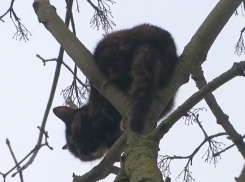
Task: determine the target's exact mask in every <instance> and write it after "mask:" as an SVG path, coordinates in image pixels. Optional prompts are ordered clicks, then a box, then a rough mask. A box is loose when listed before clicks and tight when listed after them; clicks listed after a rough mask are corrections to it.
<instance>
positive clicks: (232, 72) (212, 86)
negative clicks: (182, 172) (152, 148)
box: [152, 61, 245, 140]
mask: <svg viewBox="0 0 245 182" xmlns="http://www.w3.org/2000/svg"><path fill="white" fill-rule="evenodd" d="M244 71H245V61H241V62H239V63H234V64H233V66H232V67H231V68H230V69H229V70H228V71H226V72H224V73H223V74H221V75H220V76H218V77H216V78H215V79H213V81H211V82H209V83H208V84H207V85H206V86H205V87H203V88H202V89H200V90H199V91H197V92H196V93H194V94H193V95H192V96H190V97H189V98H188V99H187V100H186V101H185V102H184V103H183V104H182V105H181V106H179V107H178V108H177V109H176V110H175V111H174V112H172V113H171V114H170V115H169V116H168V117H167V118H166V119H165V120H163V121H162V122H161V124H160V125H159V126H158V127H157V128H156V129H155V130H154V131H153V133H152V135H153V136H154V137H156V139H157V140H161V138H162V137H163V136H164V135H165V134H166V133H167V132H168V130H169V129H170V128H171V127H172V126H173V125H174V124H175V123H176V122H177V120H179V119H180V118H181V117H182V116H183V113H187V111H189V110H190V109H191V108H192V107H193V106H194V105H196V104H197V103H198V102H200V101H201V100H202V99H203V98H204V97H205V96H206V95H207V94H208V93H211V92H213V91H214V90H216V89H217V88H219V87H220V86H221V85H223V84H225V83H226V82H228V81H229V80H231V79H233V78H234V77H236V76H244Z"/></svg>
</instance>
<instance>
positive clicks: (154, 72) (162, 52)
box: [94, 24, 178, 133]
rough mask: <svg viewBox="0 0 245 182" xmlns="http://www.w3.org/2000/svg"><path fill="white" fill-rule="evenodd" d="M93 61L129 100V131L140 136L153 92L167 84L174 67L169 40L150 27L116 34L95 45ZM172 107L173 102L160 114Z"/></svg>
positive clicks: (173, 48) (172, 48) (173, 46)
mask: <svg viewBox="0 0 245 182" xmlns="http://www.w3.org/2000/svg"><path fill="white" fill-rule="evenodd" d="M94 58H95V61H96V63H97V65H98V67H99V68H100V69H101V71H102V72H103V73H104V74H105V75H106V76H107V77H108V78H109V79H110V81H112V82H113V83H114V84H115V85H116V86H118V87H119V89H121V90H123V91H125V92H127V93H128V94H129V96H131V97H132V99H133V108H132V112H131V116H132V117H131V118H130V121H129V122H130V128H131V129H132V131H134V132H137V133H141V132H142V131H143V129H144V125H145V119H146V115H147V113H148V111H149V108H150V107H151V104H152V101H153V99H154V97H155V95H156V92H157V91H158V90H159V89H162V88H163V87H164V86H166V85H167V84H168V83H169V80H170V78H171V76H172V73H173V71H174V68H175V66H176V64H177V59H178V56H177V53H176V46H175V43H174V40H173V38H172V36H171V35H170V33H169V32H167V31H166V30H163V29H161V28H160V27H157V26H153V25H149V24H142V25H139V26H135V27H133V28H131V29H126V30H120V31H116V32H113V33H111V34H109V35H107V36H105V37H104V38H103V39H102V40H101V41H100V42H99V43H98V44H97V46H96V48H95V51H94ZM172 106H173V99H172V100H171V102H170V103H169V105H168V106H167V107H166V109H165V110H164V111H163V114H164V113H167V112H168V111H169V110H170V109H171V108H172ZM163 114H162V115H161V116H160V117H162V116H163Z"/></svg>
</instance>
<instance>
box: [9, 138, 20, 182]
mask: <svg viewBox="0 0 245 182" xmlns="http://www.w3.org/2000/svg"><path fill="white" fill-rule="evenodd" d="M6 144H7V146H8V148H9V151H10V153H11V155H12V157H13V159H14V163H15V165H16V167H17V170H19V169H20V168H21V167H20V165H18V161H17V159H16V157H15V155H14V152H13V149H12V147H11V145H10V141H9V139H6ZM19 175H20V181H21V182H24V178H23V173H22V171H20V172H19Z"/></svg>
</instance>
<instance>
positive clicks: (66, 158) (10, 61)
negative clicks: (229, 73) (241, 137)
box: [0, 0, 245, 182]
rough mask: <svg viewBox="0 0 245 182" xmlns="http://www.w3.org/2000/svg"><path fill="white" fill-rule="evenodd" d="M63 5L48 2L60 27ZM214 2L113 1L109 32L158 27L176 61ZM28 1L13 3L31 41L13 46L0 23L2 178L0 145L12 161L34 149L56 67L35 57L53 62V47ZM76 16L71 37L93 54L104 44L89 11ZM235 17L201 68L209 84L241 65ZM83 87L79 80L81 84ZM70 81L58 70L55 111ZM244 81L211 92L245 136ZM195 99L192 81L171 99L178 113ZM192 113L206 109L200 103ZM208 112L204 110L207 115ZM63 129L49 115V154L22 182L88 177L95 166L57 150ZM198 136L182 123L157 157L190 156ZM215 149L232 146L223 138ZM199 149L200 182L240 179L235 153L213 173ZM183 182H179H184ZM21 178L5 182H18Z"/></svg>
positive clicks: (5, 164)
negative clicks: (168, 37)
mask: <svg viewBox="0 0 245 182" xmlns="http://www.w3.org/2000/svg"><path fill="white" fill-rule="evenodd" d="M64 2H65V1H62V3H61V1H58V0H52V1H51V4H53V5H54V6H55V7H56V8H57V12H58V14H59V15H60V17H61V18H62V19H64V17H65V11H66V10H65V4H64ZM217 2H218V0H213V1H207V0H199V1H196V0H188V1H177V0H171V1H169V0H155V1H150V0H148V1H142V0H134V1H132V0H131V1H130V0H124V1H117V3H116V4H114V5H113V6H111V8H112V13H113V16H114V19H113V21H114V22H115V23H116V25H117V26H116V27H114V29H115V30H117V29H123V28H130V27H132V26H134V25H137V24H140V23H144V22H148V23H152V24H155V25H159V26H161V27H162V28H165V29H166V30H168V31H170V32H171V33H172V35H173V37H174V39H175V42H176V44H177V47H178V53H179V54H180V53H182V51H183V49H184V46H185V45H186V44H187V43H188V42H189V41H190V39H191V37H192V35H193V34H194V33H195V31H196V30H197V29H198V27H199V26H200V25H201V23H202V22H203V20H204V19H205V17H206V16H207V15H208V14H209V12H210V11H211V10H212V8H213V7H214V6H215V5H216V3H217ZM32 3H33V1H32V0H26V1H19V0H17V1H16V2H15V6H14V8H15V10H16V13H17V15H18V16H19V17H20V18H21V20H22V23H23V24H24V25H25V26H26V28H27V29H28V30H29V31H30V32H31V33H32V36H31V37H29V38H30V41H29V42H27V43H25V42H24V41H21V42H20V41H18V40H15V39H12V37H13V35H14V33H15V27H14V25H13V24H12V21H11V20H10V19H9V16H7V17H5V18H4V20H5V23H1V22H0V40H1V43H0V50H1V71H0V78H1V79H0V85H1V90H0V99H1V101H2V104H1V105H0V112H1V120H0V123H1V127H0V149H1V152H0V153H1V155H0V171H1V172H6V171H8V170H9V169H10V168H12V167H13V165H14V162H13V159H12V157H11V155H10V153H9V150H8V148H7V146H6V144H5V139H6V138H9V140H10V142H11V144H12V147H13V150H14V152H15V154H16V157H17V159H18V160H20V159H22V158H23V157H24V156H25V155H26V154H27V153H28V152H29V151H30V150H31V149H32V148H33V147H34V145H35V144H36V142H37V137H38V134H39V131H38V129H37V128H36V127H37V126H40V124H41V121H42V117H43V114H44V110H45V108H46V104H47V99H48V97H49V93H50V89H51V84H52V80H53V75H54V69H55V65H56V64H55V63H54V62H49V63H47V64H46V66H45V67H44V66H43V63H42V62H41V60H39V59H38V58H36V56H35V55H36V54H39V55H41V56H42V57H43V58H47V59H48V58H55V57H56V56H57V55H58V50H59V44H58V43H57V42H56V40H55V39H54V38H53V37H52V35H51V34H50V33H49V32H48V31H47V30H46V29H45V28H44V26H43V25H42V24H40V23H39V22H38V20H37V17H36V14H35V13H34V11H33V8H32ZM79 5H80V13H77V12H75V11H74V17H75V22H76V31H77V36H78V38H79V39H80V40H81V42H82V43H83V44H84V45H85V46H86V47H87V48H88V49H89V50H90V51H93V48H94V47H95V44H96V43H97V42H98V41H99V39H101V38H102V34H103V33H104V32H103V31H102V30H100V31H97V30H96V29H92V28H90V24H89V22H90V19H91V17H92V15H93V9H92V8H91V7H90V6H89V4H87V3H86V1H80V2H79ZM8 6H9V1H3V2H1V6H0V14H2V13H3V12H5V10H6V9H7V8H8ZM238 10H239V16H234V15H233V16H232V18H231V19H230V21H229V22H228V24H227V25H226V26H225V28H224V29H223V31H222V32H221V34H220V35H219V36H218V38H217V39H216V42H215V43H214V44H213V46H212V48H211V50H210V52H209V54H208V57H207V61H206V62H205V63H204V65H203V67H204V71H205V76H206V79H207V80H208V81H211V80H212V79H213V78H215V77H216V76H218V75H220V74H221V73H223V72H224V71H226V70H227V69H229V68H230V67H231V66H232V64H233V63H234V62H237V61H241V60H244V58H245V56H244V55H242V56H240V57H238V56H236V55H235V54H234V45H235V43H236V42H237V40H238V38H239V34H240V30H241V29H242V28H243V26H244V17H243V16H242V13H241V9H240V8H239V9H238ZM64 60H65V62H66V63H67V64H69V65H70V66H71V67H72V68H73V67H74V64H73V61H72V60H71V59H70V58H69V57H68V56H67V55H65V57H64ZM81 78H82V79H83V78H84V77H83V76H81ZM72 79H73V77H72V75H71V74H70V73H69V72H68V71H67V70H66V68H65V67H62V70H61V75H60V80H59V83H58V87H57V92H56V95H55V99H54V102H53V106H52V108H53V107H55V106H58V105H62V104H63V102H64V100H63V98H62V96H61V95H60V92H61V91H62V90H63V89H64V88H66V87H67V86H69V85H70V84H71V82H72ZM244 85H245V80H244V78H235V79H234V80H232V81H230V82H229V83H227V84H226V85H224V86H223V87H222V88H220V89H218V90H217V91H215V92H214V95H215V97H216V99H217V101H218V103H219V104H220V106H221V107H222V109H223V111H224V112H225V113H226V114H228V115H229V116H230V121H231V122H232V124H233V126H234V127H235V129H236V130H237V131H238V132H240V133H241V134H244V128H245V123H244V121H243V120H244V118H245V117H244V116H245V114H244V109H245V102H244V99H243V98H244V90H245V86H244ZM195 91H197V88H196V86H195V83H194V82H193V81H192V80H191V79H190V81H189V83H188V84H186V85H184V86H182V87H181V89H180V90H179V92H178V95H177V99H176V107H177V106H179V105H180V104H181V103H183V102H184V101H185V100H186V98H188V97H189V96H190V95H191V94H192V93H194V92H195ZM195 107H207V106H206V103H205V102H204V101H202V102H200V103H199V104H198V105H197V106H195ZM207 109H208V108H207ZM200 119H201V121H202V122H203V125H204V127H205V129H206V131H207V132H208V134H210V135H212V134H215V133H217V132H222V131H223V130H222V128H221V127H220V126H218V125H217V124H216V120H215V118H214V117H213V115H212V114H211V112H210V110H209V109H208V110H207V112H206V111H204V112H201V113H200ZM64 129H65V126H64V124H63V123H62V122H61V121H60V120H59V119H58V118H56V117H55V116H54V114H53V113H52V111H51V112H50V115H49V118H48V123H47V127H46V130H48V132H49V136H50V139H49V143H50V145H51V146H52V147H53V148H54V150H53V151H50V150H49V149H48V148H43V149H41V151H40V152H39V154H38V156H37V158H36V159H35V161H34V163H33V164H32V165H31V166H30V167H29V168H28V169H27V170H25V171H24V179H25V182H33V181H46V182H48V181H64V182H68V181H71V180H72V173H73V172H75V174H77V175H82V174H84V173H85V172H87V171H89V170H90V169H91V168H92V167H93V166H94V165H96V164H97V163H98V162H92V163H83V162H80V161H79V160H78V159H75V158H74V157H73V156H72V155H71V154H70V153H69V152H68V151H64V150H61V147H62V146H63V145H64V143H65V136H64ZM202 140H203V133H202V132H201V130H200V129H199V128H198V127H197V125H190V126H186V125H185V123H184V120H183V119H181V120H180V121H179V122H178V123H177V124H176V125H174V127H173V128H172V129H171V130H170V131H169V133H168V134H167V135H166V136H165V137H164V139H163V140H162V142H161V145H160V148H161V151H160V152H159V154H168V155H183V156H186V155H189V154H191V153H192V152H193V150H194V149H195V148H196V147H197V146H198V145H199V144H200V143H201V142H202ZM217 140H218V141H226V144H227V145H229V144H230V143H231V142H229V141H228V142H227V140H226V139H225V138H224V137H223V138H218V139H217ZM206 149H207V145H205V146H204V147H203V148H202V149H201V150H200V151H199V153H198V154H197V155H196V156H195V158H194V161H193V165H192V166H191V171H192V172H193V177H194V178H195V179H196V181H198V182H204V181H205V182H206V181H223V182H230V181H234V176H237V175H238V174H239V173H240V170H241V169H242V166H243V159H242V157H241V155H240V154H239V153H238V151H237V149H236V148H232V149H231V150H229V151H227V152H225V153H223V154H222V160H219V162H218V164H217V166H216V168H215V167H214V165H212V164H211V165H209V164H208V163H204V159H205V158H202V155H203V154H204V153H205V151H206ZM186 162H187V161H186V160H175V161H173V162H172V164H171V172H172V174H171V176H170V177H171V178H172V179H173V180H174V179H175V177H176V176H177V175H178V174H179V173H180V172H181V171H182V169H183V167H184V166H185V164H186ZM182 177H183V176H181V178H180V179H179V180H178V181H182ZM112 179H114V175H110V176H109V177H108V178H106V179H105V180H103V181H105V182H109V181H112ZM17 181H19V177H18V176H16V177H15V178H11V177H10V176H9V177H8V179H7V182H17Z"/></svg>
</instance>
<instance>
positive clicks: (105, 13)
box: [0, 0, 245, 182]
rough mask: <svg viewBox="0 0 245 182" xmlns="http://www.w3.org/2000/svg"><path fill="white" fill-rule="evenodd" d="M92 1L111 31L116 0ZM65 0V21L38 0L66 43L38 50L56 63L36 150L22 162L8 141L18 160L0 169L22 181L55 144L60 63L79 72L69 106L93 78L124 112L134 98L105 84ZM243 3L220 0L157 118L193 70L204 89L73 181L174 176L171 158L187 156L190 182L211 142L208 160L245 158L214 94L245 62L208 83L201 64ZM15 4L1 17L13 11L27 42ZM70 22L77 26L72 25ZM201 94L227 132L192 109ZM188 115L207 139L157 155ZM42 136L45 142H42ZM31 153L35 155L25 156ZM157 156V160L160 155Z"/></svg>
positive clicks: (48, 24)
mask: <svg viewBox="0 0 245 182" xmlns="http://www.w3.org/2000/svg"><path fill="white" fill-rule="evenodd" d="M87 1H88V3H89V4H90V5H91V6H92V7H93V8H94V10H95V14H94V15H93V17H92V19H91V24H92V25H93V26H94V27H96V28H99V27H100V26H101V27H102V29H103V30H104V31H105V33H107V32H108V31H109V29H112V27H113V25H114V22H113V21H112V20H111V11H110V7H109V4H108V3H112V4H113V3H114V2H113V1H111V0H107V1H101V0H98V4H97V5H95V4H94V3H93V2H91V1H90V0H87ZM51 3H52V2H51ZM66 3H67V13H66V18H65V22H63V21H62V20H61V19H60V17H59V16H58V14H57V13H56V11H55V8H54V7H53V6H52V5H51V4H50V3H49V2H48V1H47V0H34V3H33V8H34V11H35V13H36V14H37V17H38V21H39V22H40V23H43V25H44V27H45V28H46V29H47V30H48V31H49V32H50V33H51V34H52V35H53V36H54V38H55V39H56V40H57V42H58V43H59V44H60V46H61V47H60V51H59V54H58V57H57V59H48V60H46V59H43V58H42V57H41V56H40V55H37V56H38V57H39V58H40V59H41V60H42V61H43V63H44V64H45V63H46V62H48V61H56V62H57V66H56V71H55V76H54V80H53V86H52V89H51V94H50V98H49V100H48V104H47V108H46V111H45V115H44V118H43V122H42V124H41V127H39V130H40V135H39V138H38V142H37V144H36V145H35V147H34V148H33V150H31V151H30V153H28V154H27V155H26V157H25V158H23V160H21V161H19V162H18V161H17V159H16V158H15V155H14V153H13V151H12V148H11V145H10V142H9V140H8V139H7V140H6V143H7V145H8V147H9V149H10V152H11V154H12V156H13V158H14V161H15V163H16V165H15V166H14V167H13V168H12V169H10V170H9V171H8V172H7V173H2V172H1V174H2V176H3V178H4V180H5V179H6V177H7V176H8V175H9V174H10V173H12V172H13V170H16V169H17V171H16V172H15V173H14V174H13V175H16V174H19V176H20V179H21V181H23V174H22V171H23V170H25V169H26V168H27V167H28V166H29V165H30V164H31V163H32V162H33V161H34V159H35V157H36V156H37V155H38V152H39V150H40V149H41V148H42V147H43V146H47V147H49V148H50V149H51V150H52V147H51V146H50V145H49V143H48V137H49V136H48V132H47V131H46V130H45V125H46V122H47V117H48V114H49V111H50V108H51V105H52V101H53V97H54V94H55V91H56V86H57V82H58V79H59V74H60V68H61V66H62V65H64V66H65V67H66V68H67V69H68V70H69V71H70V72H71V73H72V74H73V76H74V79H73V82H72V84H71V86H69V87H67V88H66V89H65V90H64V91H63V92H62V93H63V96H64V99H65V104H66V105H68V106H70V107H77V106H78V107H80V106H81V105H82V104H83V102H82V98H83V97H84V95H86V94H87V89H89V88H88V86H87V79H88V80H91V81H92V83H93V86H94V87H95V88H96V89H97V90H98V91H99V92H101V93H102V94H103V95H104V96H105V97H106V98H107V99H108V100H109V101H110V102H111V103H112V104H113V105H114V106H115V108H117V110H118V111H119V112H120V113H122V115H125V114H126V113H128V110H129V108H130V101H129V99H128V98H127V96H125V95H124V94H123V93H122V92H120V91H119V90H118V89H116V88H114V86H113V85H111V84H106V86H105V85H104V83H107V79H106V78H105V77H104V76H103V75H102V74H101V73H100V72H99V70H98V69H97V68H96V66H95V64H94V60H93V56H92V55H91V53H90V52H89V51H88V50H87V49H86V47H85V46H83V44H82V43H81V42H80V41H79V40H78V39H77V37H76V29H75V22H74V19H73V16H72V11H71V9H72V6H73V0H70V1H68V0H66ZM76 3H77V4H76V5H77V10H79V6H78V4H79V3H78V2H76ZM241 3H242V0H220V1H219V3H218V4H217V5H216V6H215V7H214V9H213V10H212V11H211V12H210V14H209V15H208V16H207V18H206V19H205V21H204V22H203V23H202V25H201V26H200V28H199V29H198V30H197V32H196V33H195V34H194V36H193V37H192V39H191V41H190V42H189V43H188V44H187V45H186V47H185V49H184V51H183V53H182V54H181V55H180V57H179V59H180V60H181V61H179V64H178V66H177V69H176V72H175V74H174V76H173V78H172V81H171V84H170V86H169V87H168V88H166V89H164V90H163V91H161V92H160V93H159V98H158V99H156V100H155V101H154V104H153V106H152V110H154V115H155V118H156V116H158V115H159V113H160V111H161V110H162V108H164V107H165V106H166V105H167V103H168V102H169V100H170V99H171V98H172V96H173V93H175V92H176V91H177V89H178V88H179V87H180V86H182V85H183V84H186V83H188V81H189V77H190V75H191V78H192V79H193V80H194V81H195V83H196V86H197V87H198V89H199V91H197V92H196V93H194V94H193V95H192V96H191V97H189V98H186V101H185V102H184V103H183V104H182V105H181V106H179V107H178V108H177V109H176V110H175V111H174V112H172V113H171V114H170V115H169V116H168V117H167V118H166V119H164V120H163V121H162V122H161V124H160V125H159V126H158V127H157V128H154V129H152V130H151V131H148V132H147V133H146V135H143V136H138V135H136V134H134V133H131V132H130V131H126V132H124V134H123V135H122V136H121V137H120V138H119V139H118V141H117V142H116V143H115V144H114V145H113V146H112V147H111V149H110V150H109V151H108V153H107V155H106V156H105V157H104V158H103V160H102V161H101V162H100V163H99V164H98V165H97V166H96V167H94V168H93V169H91V171H89V172H88V173H86V174H84V175H82V176H77V175H75V174H74V175H73V181H76V182H83V181H84V182H85V181H89V182H91V181H98V180H101V179H103V178H106V177H107V176H108V175H109V174H110V173H113V174H115V175H116V178H115V181H143V180H144V181H156V182H159V181H163V180H164V181H170V180H171V179H170V163H171V161H172V160H174V159H187V164H186V166H185V167H184V169H183V171H182V172H181V173H180V176H182V177H183V180H184V181H186V182H188V181H193V180H194V178H193V177H192V175H191V172H190V170H189V167H190V165H191V164H192V160H193V158H194V156H195V155H196V154H197V153H198V151H199V149H200V148H201V147H203V146H204V144H206V143H208V149H207V153H206V159H205V160H206V161H210V162H214V163H216V162H217V159H218V157H220V155H221V154H222V153H223V152H225V151H227V150H228V149H229V148H231V147H233V146H235V147H237V149H238V150H239V152H240V153H241V155H242V157H243V158H244V159H245V143H244V141H243V138H244V137H245V135H243V136H242V135H241V134H239V133H238V132H237V131H236V130H235V129H234V128H233V126H232V124H231V122H230V121H229V117H228V115H226V114H225V113H224V112H223V111H222V109H221V108H220V106H219V105H218V103H217V101H216V99H215V97H214V95H213V94H212V92H213V91H215V90H216V89H217V88H219V87H221V86H222V85H224V84H225V83H227V82H228V81H230V80H232V79H233V78H235V77H237V76H244V71H245V61H241V62H238V63H234V64H233V66H232V67H231V68H230V69H229V70H227V71H226V72H225V73H223V74H221V75H220V76H218V77H217V78H215V79H214V80H213V81H211V82H209V83H207V81H206V79H205V76H204V71H203V69H202V67H201V65H202V64H203V63H204V61H205V60H206V56H207V54H208V51H209V50H210V47H211V46H212V44H213V43H214V41H215V39H216V38H217V36H218V35H219V33H220V32H221V30H222V29H223V27H224V26H225V25H226V23H227V22H228V20H229V18H230V17H231V16H232V15H233V14H234V13H237V11H236V10H237V8H238V7H239V6H240V5H241ZM13 5H14V0H12V1H11V4H10V8H9V9H8V11H6V13H4V14H3V15H2V16H1V17H0V20H2V21H3V18H4V16H5V15H7V14H11V16H12V19H13V22H14V23H15V26H16V30H17V32H16V34H15V36H16V37H19V38H20V39H21V40H25V41H27V40H28V36H29V34H30V32H29V31H28V29H27V28H26V27H25V26H24V25H23V24H22V23H21V21H20V19H19V18H18V16H17V14H16V13H15V11H14V9H13ZM70 22H71V27H72V31H70V30H69V29H68V27H69V24H70ZM243 31H244V30H242V31H241V36H240V39H239V40H238V43H237V44H236V46H235V50H236V51H237V54H241V52H243V50H244V45H243V38H242V33H243ZM64 51H66V53H67V54H68V55H69V56H70V57H71V59H72V60H73V61H74V62H75V64H76V65H75V68H74V69H73V70H72V69H71V68H69V66H68V65H66V63H65V62H63V55H64ZM77 68H79V70H81V72H82V73H83V74H84V75H85V76H86V77H87V79H86V80H85V81H84V82H83V81H81V80H80V79H79V78H78V77H77V72H78V71H79V70H78V69H77ZM95 73H96V74H95ZM202 99H204V100H205V101H206V103H207V105H208V106H209V108H210V110H211V111H212V113H213V115H214V116H215V118H216V120H217V124H218V125H220V126H221V127H222V128H223V129H224V132H221V133H217V134H214V135H208V134H207V132H206V131H205V129H204V128H203V126H202V123H201V122H200V120H199V113H200V112H201V111H202V110H204V109H205V108H193V107H194V106H195V105H196V104H197V103H198V102H200V101H201V100H202ZM125 105H129V107H124V106H125ZM183 117H184V119H185V120H186V122H188V123H190V122H193V123H195V124H197V125H198V126H199V127H200V129H201V131H202V132H203V134H204V139H203V141H202V143H201V144H200V145H199V146H198V147H197V148H196V149H195V150H194V151H193V153H192V154H190V155H188V156H168V155H164V156H162V155H158V150H156V149H157V147H158V145H159V142H160V141H161V139H162V138H163V137H164V136H165V134H166V133H167V132H168V131H169V130H170V129H171V127H172V126H173V125H174V124H175V123H176V122H177V121H179V120H180V119H181V118H183ZM155 118H154V117H152V118H151V117H149V119H148V125H149V126H151V125H153V121H154V119H155ZM166 128H167V129H166ZM220 136H227V139H228V140H231V141H232V142H233V145H231V146H228V147H226V148H221V147H222V143H220V142H218V141H216V140H215V138H217V137H220ZM43 138H44V142H42V140H43ZM125 144H126V145H125ZM122 152H124V153H123V155H122V157H121V158H120V159H121V160H120V168H119V167H117V166H114V163H115V162H116V159H118V158H119V157H120V155H121V154H122ZM136 156H137V157H136ZM28 157H30V158H29V159H28V160H27V161H26V159H27V158H28ZM157 158H158V160H156V159H157ZM24 162H25V163H24ZM23 163H24V164H23ZM243 173H244V170H243V171H242V173H241V175H240V176H239V177H238V178H236V180H237V181H239V182H242V181H245V180H244V179H243V178H244V177H243V176H244V174H243ZM163 176H164V178H163Z"/></svg>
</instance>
